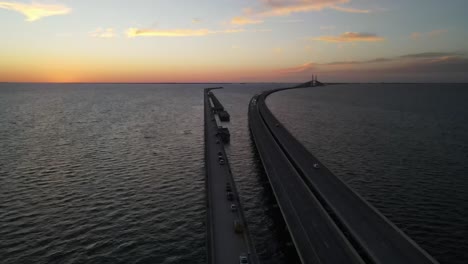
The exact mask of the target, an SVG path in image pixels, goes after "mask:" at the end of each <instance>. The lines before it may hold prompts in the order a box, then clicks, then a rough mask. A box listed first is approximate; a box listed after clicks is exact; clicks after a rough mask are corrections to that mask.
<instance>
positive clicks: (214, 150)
mask: <svg viewBox="0 0 468 264" xmlns="http://www.w3.org/2000/svg"><path fill="white" fill-rule="evenodd" d="M210 90H211V89H205V93H204V105H205V106H204V120H205V121H204V122H205V169H206V190H207V240H208V241H207V244H208V247H207V249H208V263H211V264H218V263H219V264H224V263H226V264H239V257H240V255H246V256H248V257H249V263H258V258H257V256H256V253H255V249H254V246H253V243H252V241H251V239H250V235H249V231H248V228H247V225H246V221H245V218H244V214H243V210H242V205H241V203H240V200H239V195H238V192H237V189H236V185H235V182H234V179H233V177H232V174H231V169H230V167H229V161H228V158H227V156H226V152H225V150H224V145H223V143H222V141H221V139H220V138H219V136H218V135H217V132H218V124H217V121H216V118H215V115H214V113H213V112H214V111H212V108H211V105H210V102H209V98H208V92H209V91H210ZM219 153H221V155H220V154H219ZM220 156H221V157H222V158H223V160H224V162H223V163H220V161H219V157H220ZM228 183H229V185H230V186H231V193H232V201H230V200H228V197H227V191H226V185H227V184H228ZM232 204H235V205H236V206H237V210H235V211H232V210H231V205H232ZM234 221H239V223H240V224H241V225H242V226H243V227H244V231H243V232H242V233H236V232H235V231H234Z"/></svg>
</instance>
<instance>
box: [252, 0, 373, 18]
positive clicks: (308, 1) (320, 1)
mask: <svg viewBox="0 0 468 264" xmlns="http://www.w3.org/2000/svg"><path fill="white" fill-rule="evenodd" d="M261 2H262V4H263V8H261V9H260V10H258V11H252V12H251V13H255V14H257V15H258V16H260V17H271V16H287V15H290V14H293V13H302V12H311V11H321V10H324V9H327V8H328V9H334V10H337V11H341V12H351V13H369V12H370V10H366V9H356V8H350V7H346V6H343V4H347V3H349V2H351V0H286V1H280V0H261Z"/></svg>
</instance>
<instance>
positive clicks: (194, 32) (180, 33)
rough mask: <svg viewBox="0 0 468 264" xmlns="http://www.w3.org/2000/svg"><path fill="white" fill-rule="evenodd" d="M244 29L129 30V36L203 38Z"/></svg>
mask: <svg viewBox="0 0 468 264" xmlns="http://www.w3.org/2000/svg"><path fill="white" fill-rule="evenodd" d="M244 31H245V30H244V29H228V30H209V29H168V30H161V29H139V28H129V29H128V30H127V36H128V37H129V38H133V37H201V36H207V35H213V34H229V33H239V32H244Z"/></svg>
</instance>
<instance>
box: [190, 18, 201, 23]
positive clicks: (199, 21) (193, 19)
mask: <svg viewBox="0 0 468 264" xmlns="http://www.w3.org/2000/svg"><path fill="white" fill-rule="evenodd" d="M201 22H202V20H201V19H200V18H192V23H193V24H198V23H201Z"/></svg>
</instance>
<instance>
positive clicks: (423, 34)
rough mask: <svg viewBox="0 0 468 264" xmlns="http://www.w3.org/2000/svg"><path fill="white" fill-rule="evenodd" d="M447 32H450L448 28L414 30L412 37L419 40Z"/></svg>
mask: <svg viewBox="0 0 468 264" xmlns="http://www.w3.org/2000/svg"><path fill="white" fill-rule="evenodd" d="M447 32H448V30H447V29H436V30H432V31H429V32H413V33H411V35H410V38H412V39H414V40H418V39H422V38H436V37H440V36H441V35H443V34H445V33H447Z"/></svg>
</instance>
